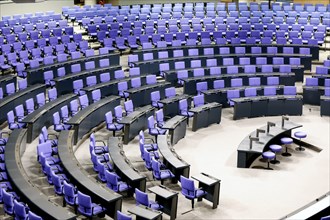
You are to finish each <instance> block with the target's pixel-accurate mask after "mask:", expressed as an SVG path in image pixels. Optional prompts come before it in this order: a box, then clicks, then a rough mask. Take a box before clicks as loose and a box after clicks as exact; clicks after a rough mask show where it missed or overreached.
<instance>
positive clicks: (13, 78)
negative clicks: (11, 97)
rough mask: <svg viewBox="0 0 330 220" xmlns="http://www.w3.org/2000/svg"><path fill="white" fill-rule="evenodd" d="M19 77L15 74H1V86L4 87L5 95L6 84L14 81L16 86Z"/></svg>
mask: <svg viewBox="0 0 330 220" xmlns="http://www.w3.org/2000/svg"><path fill="white" fill-rule="evenodd" d="M16 81H17V77H16V76H15V75H13V74H8V75H0V88H2V91H3V93H4V94H3V95H5V93H6V92H5V91H6V85H7V84H9V83H14V85H15V86H16Z"/></svg>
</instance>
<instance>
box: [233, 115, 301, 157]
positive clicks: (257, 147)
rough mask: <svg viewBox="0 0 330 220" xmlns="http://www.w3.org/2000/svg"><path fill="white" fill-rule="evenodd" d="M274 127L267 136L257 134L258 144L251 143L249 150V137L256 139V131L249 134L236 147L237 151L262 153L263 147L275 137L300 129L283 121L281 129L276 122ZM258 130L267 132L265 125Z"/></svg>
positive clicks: (294, 124) (297, 125)
mask: <svg viewBox="0 0 330 220" xmlns="http://www.w3.org/2000/svg"><path fill="white" fill-rule="evenodd" d="M275 124H276V126H275V127H270V130H269V135H267V134H266V133H260V134H259V141H258V142H253V143H252V148H251V149H250V139H249V136H251V137H256V131H253V132H251V133H250V134H249V135H248V136H246V137H245V138H244V139H243V140H242V142H241V143H240V144H239V146H238V149H237V150H238V151H246V152H254V153H260V154H261V153H262V152H263V151H264V148H265V146H266V145H267V143H268V142H269V141H270V140H272V139H273V138H275V137H276V136H277V135H279V134H281V133H283V132H286V131H288V130H292V129H295V128H300V127H302V125H300V124H297V123H294V122H291V121H285V122H284V127H283V128H282V122H276V123H275ZM259 129H262V130H265V131H267V125H266V126H263V127H261V128H259Z"/></svg>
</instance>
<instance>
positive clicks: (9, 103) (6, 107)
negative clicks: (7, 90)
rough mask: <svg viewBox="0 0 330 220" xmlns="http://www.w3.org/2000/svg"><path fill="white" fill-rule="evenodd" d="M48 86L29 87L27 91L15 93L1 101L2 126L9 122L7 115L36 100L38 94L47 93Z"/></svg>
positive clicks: (0, 120) (0, 119)
mask: <svg viewBox="0 0 330 220" xmlns="http://www.w3.org/2000/svg"><path fill="white" fill-rule="evenodd" d="M45 90H46V86H45V85H41V84H37V85H33V86H29V87H27V88H26V89H23V90H20V91H17V92H15V93H14V94H12V95H10V96H6V97H5V98H3V99H1V101H0V124H2V123H4V122H5V121H6V120H7V113H8V112H9V111H11V110H14V109H15V107H16V106H18V105H20V104H23V105H25V100H27V99H29V98H35V97H36V95H37V94H39V93H41V92H45Z"/></svg>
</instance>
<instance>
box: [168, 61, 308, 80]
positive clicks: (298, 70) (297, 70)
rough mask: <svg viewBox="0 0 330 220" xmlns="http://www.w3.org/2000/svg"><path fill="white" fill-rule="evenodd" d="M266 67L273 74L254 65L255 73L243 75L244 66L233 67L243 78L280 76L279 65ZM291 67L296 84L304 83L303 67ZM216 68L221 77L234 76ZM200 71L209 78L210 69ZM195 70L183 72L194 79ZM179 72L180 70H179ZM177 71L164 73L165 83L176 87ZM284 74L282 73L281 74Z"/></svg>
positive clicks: (223, 67) (225, 70)
mask: <svg viewBox="0 0 330 220" xmlns="http://www.w3.org/2000/svg"><path fill="white" fill-rule="evenodd" d="M267 65H271V66H273V72H272V73H263V72H262V71H261V66H262V65H254V66H256V72H255V73H245V68H244V67H245V66H246V65H235V66H237V67H238V74H242V76H244V74H249V75H256V76H259V77H262V78H266V77H267V74H268V76H269V75H272V74H274V73H275V74H276V75H278V76H280V65H272V64H267ZM290 66H291V71H292V73H294V75H295V81H298V82H302V81H304V80H303V79H304V66H303V65H290ZM216 67H219V68H220V69H221V70H220V71H221V74H223V75H226V74H228V75H235V74H230V73H228V72H227V67H228V66H216ZM201 68H202V69H204V73H205V76H210V68H211V67H208V66H206V67H204V66H203V67H201ZM195 69H199V67H196V68H185V69H184V70H188V77H194V74H193V71H194V70H195ZM180 70H181V69H180ZM178 71H179V70H176V69H172V70H169V71H164V75H165V80H166V81H167V82H170V83H171V84H172V85H176V84H177V81H178V76H177V72H178ZM257 74H260V75H257ZM262 74H265V75H262ZM282 74H284V73H282ZM247 77H248V76H245V77H242V78H243V81H244V80H245V82H244V83H248V78H247ZM262 82H263V83H266V79H263V80H262Z"/></svg>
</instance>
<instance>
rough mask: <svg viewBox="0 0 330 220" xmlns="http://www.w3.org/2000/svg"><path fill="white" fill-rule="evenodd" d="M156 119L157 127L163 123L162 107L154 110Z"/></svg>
mask: <svg viewBox="0 0 330 220" xmlns="http://www.w3.org/2000/svg"><path fill="white" fill-rule="evenodd" d="M156 121H157V124H158V126H159V127H161V126H163V125H164V112H163V109H159V110H157V111H156Z"/></svg>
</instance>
